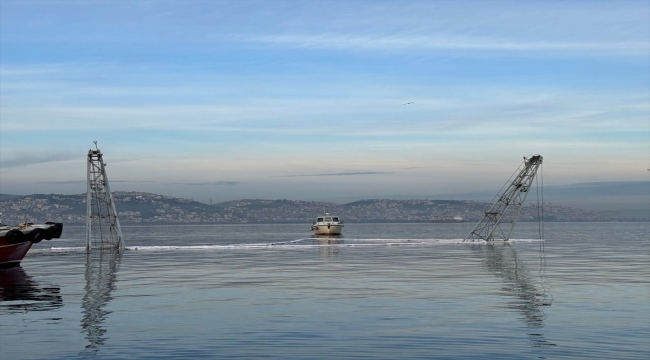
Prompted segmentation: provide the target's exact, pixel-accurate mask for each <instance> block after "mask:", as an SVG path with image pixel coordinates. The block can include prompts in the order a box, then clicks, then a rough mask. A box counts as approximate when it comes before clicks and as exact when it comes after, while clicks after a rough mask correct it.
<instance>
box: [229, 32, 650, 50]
mask: <svg viewBox="0 0 650 360" xmlns="http://www.w3.org/2000/svg"><path fill="white" fill-rule="evenodd" d="M228 39H232V40H238V41H242V42H250V43H258V44H267V45H276V46H286V47H298V48H319V49H347V50H359V49H372V50H383V51H386V50H404V49H411V50H471V51H511V52H513V51H524V52H530V51H559V52H570V51H581V52H584V51H594V52H616V53H617V54H618V55H622V54H637V55H647V52H648V50H649V49H650V42H647V41H576V42H563V41H517V40H507V39H491V38H480V37H476V38H466V37H458V36H447V37H442V36H404V35H397V36H355V35H352V36H350V35H334V34H322V35H265V36H233V37H229V38H228Z"/></svg>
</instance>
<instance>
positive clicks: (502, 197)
mask: <svg viewBox="0 0 650 360" xmlns="http://www.w3.org/2000/svg"><path fill="white" fill-rule="evenodd" d="M542 160H543V158H542V156H541V155H532V156H530V157H527V158H526V157H524V161H523V163H522V164H521V165H520V166H519V168H518V169H517V171H515V173H514V174H513V175H512V176H511V177H510V179H508V181H507V182H506V184H505V185H504V188H505V190H504V191H502V192H500V193H499V195H497V196H498V198H499V199H498V200H497V201H496V202H495V203H494V204H493V205H492V207H491V208H490V210H488V211H486V212H485V216H484V217H483V219H482V220H481V221H480V222H479V223H478V224H476V226H475V227H474V230H472V232H471V233H470V234H469V235H468V236H467V237H466V238H465V240H463V241H476V240H485V241H494V240H503V241H508V239H510V235H511V234H512V230H513V229H514V227H515V223H516V222H517V218H519V212H520V211H521V208H522V206H523V205H524V201H525V200H526V195H528V192H529V190H530V186H531V184H532V182H533V179H535V175H536V174H537V169H538V168H539V167H540V166H541V165H542ZM502 189H503V188H502Z"/></svg>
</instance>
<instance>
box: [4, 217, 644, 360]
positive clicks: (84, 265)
mask: <svg viewBox="0 0 650 360" xmlns="http://www.w3.org/2000/svg"><path fill="white" fill-rule="evenodd" d="M472 227H473V224H468V223H464V224H353V223H349V224H346V226H345V228H344V235H343V236H341V237H334V238H327V237H325V238H322V237H319V238H313V237H312V236H311V235H310V232H309V224H270V225H194V226H183V225H168V226H125V227H123V233H124V237H125V241H126V246H127V249H126V250H125V251H124V252H123V253H121V254H116V253H114V252H109V251H103V252H98V251H95V252H93V253H91V254H86V253H85V252H84V250H83V247H84V245H85V243H84V241H85V240H84V230H85V229H84V228H83V227H74V226H66V227H65V228H64V233H63V236H62V237H61V239H55V240H52V241H49V242H46V241H43V242H41V243H39V244H36V245H35V246H34V247H33V248H32V250H31V251H30V252H29V254H28V255H27V257H26V258H25V259H24V260H23V262H22V265H21V267H18V268H13V269H6V270H0V359H2V360H5V359H85V358H105V359H195V358H210V359H238V358H240V359H242V358H243V359H259V358H264V359H416V358H417V359H431V358H440V359H490V358H491V359H545V358H546V359H576V358H583V359H648V358H650V223H647V222H633V223H546V224H544V228H543V229H541V228H540V227H539V225H538V224H537V223H519V224H517V227H516V229H515V233H514V234H513V241H510V242H508V243H495V244H485V243H464V242H463V241H462V238H463V237H465V236H466V235H467V234H468V233H469V232H470V231H471V229H472ZM542 230H543V231H542ZM542 232H543V234H544V235H543V237H544V240H543V241H541V240H540V233H542Z"/></svg>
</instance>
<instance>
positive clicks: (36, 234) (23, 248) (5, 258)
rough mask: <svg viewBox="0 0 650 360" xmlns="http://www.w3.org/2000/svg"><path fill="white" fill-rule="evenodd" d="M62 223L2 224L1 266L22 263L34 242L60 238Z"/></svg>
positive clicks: (0, 242) (0, 230)
mask: <svg viewBox="0 0 650 360" xmlns="http://www.w3.org/2000/svg"><path fill="white" fill-rule="evenodd" d="M62 231H63V224H62V223H54V222H47V223H45V224H36V225H35V224H32V223H23V224H19V225H16V226H5V225H0V267H3V268H4V267H12V266H18V265H20V262H21V261H22V260H23V258H24V257H25V255H27V252H28V251H29V249H31V247H32V244H35V243H39V242H41V241H42V240H51V239H53V238H57V239H58V238H60V237H61V232H62Z"/></svg>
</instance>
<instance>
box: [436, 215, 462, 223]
mask: <svg viewBox="0 0 650 360" xmlns="http://www.w3.org/2000/svg"><path fill="white" fill-rule="evenodd" d="M431 222H432V223H463V222H465V220H463V217H462V216H460V215H456V216H436V215H434V216H433V218H432V219H431Z"/></svg>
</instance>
